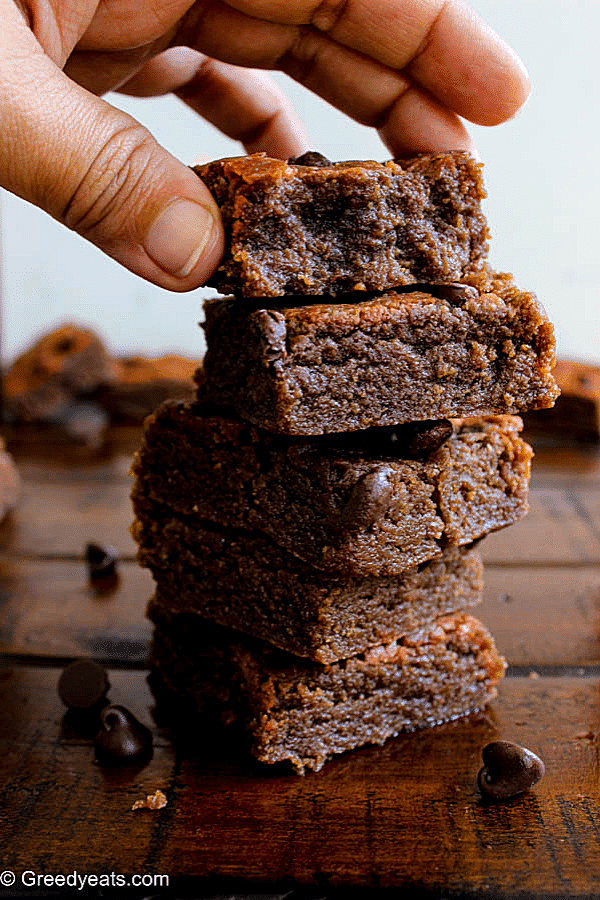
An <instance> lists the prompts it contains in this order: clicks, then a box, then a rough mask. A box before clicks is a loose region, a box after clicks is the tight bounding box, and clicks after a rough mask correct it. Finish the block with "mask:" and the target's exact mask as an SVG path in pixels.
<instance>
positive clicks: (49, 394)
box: [3, 324, 111, 422]
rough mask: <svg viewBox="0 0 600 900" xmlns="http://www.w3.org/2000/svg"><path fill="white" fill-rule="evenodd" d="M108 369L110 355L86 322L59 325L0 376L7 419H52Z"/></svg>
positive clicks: (106, 376) (97, 382)
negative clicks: (80, 324)
mask: <svg viewBox="0 0 600 900" xmlns="http://www.w3.org/2000/svg"><path fill="white" fill-rule="evenodd" d="M110 374H111V363H110V357H109V355H108V352H107V350H106V348H105V346H104V344H103V343H102V341H101V340H100V338H99V337H98V336H97V335H96V334H95V333H94V332H93V331H90V330H89V329H87V328H80V327H78V326H77V325H71V324H67V325H63V326H62V327H61V328H58V329H56V330H55V331H53V332H51V333H50V334H46V335H44V337H43V338H41V339H40V340H39V341H37V343H35V344H34V345H33V346H32V347H30V348H29V349H28V350H27V351H26V352H25V353H24V354H23V355H22V356H20V357H19V358H18V359H17V360H15V362H14V363H13V365H12V366H11V367H10V369H9V370H8V372H7V373H6V375H5V376H4V379H3V391H4V409H5V413H6V416H7V419H9V420H11V421H18V422H20V421H29V422H31V421H44V420H48V419H51V418H52V417H53V416H54V415H56V414H57V413H59V412H60V411H61V410H62V409H63V408H64V407H65V406H67V405H69V404H70V403H71V402H72V401H73V400H74V399H75V398H78V397H82V396H85V395H88V394H90V393H91V392H92V391H93V390H95V388H97V387H98V386H99V385H100V384H102V383H104V382H105V381H106V380H107V379H109V378H110Z"/></svg>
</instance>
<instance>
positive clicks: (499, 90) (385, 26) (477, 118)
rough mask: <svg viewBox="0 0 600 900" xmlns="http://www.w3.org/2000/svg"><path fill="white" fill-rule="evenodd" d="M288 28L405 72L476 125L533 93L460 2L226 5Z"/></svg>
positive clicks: (257, 0) (510, 54)
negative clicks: (305, 29)
mask: <svg viewBox="0 0 600 900" xmlns="http://www.w3.org/2000/svg"><path fill="white" fill-rule="evenodd" d="M227 3H228V5H229V6H230V7H232V8H233V9H236V10H238V11H239V12H241V13H244V14H245V15H247V16H249V17H251V18H253V19H259V20H263V21H266V22H271V23H273V24H276V25H283V26H288V27H289V28H290V29H293V28H298V27H302V26H312V27H313V28H315V29H317V30H318V31H320V32H323V33H326V34H327V35H328V36H329V37H330V38H331V39H332V40H333V41H335V42H336V43H338V44H341V45H343V46H346V47H348V48H350V49H352V50H356V51H358V52H359V53H362V54H364V55H365V56H368V57H371V58H372V59H373V60H376V61H377V62H378V63H380V64H382V65H384V66H387V67H389V68H391V69H394V70H396V71H404V72H406V73H407V74H408V75H410V77H411V79H412V80H414V81H415V82H417V83H418V84H419V85H420V86H421V87H423V88H425V89H426V90H427V91H429V92H430V93H431V94H432V95H433V96H434V97H435V98H436V99H437V100H439V101H440V102H441V103H442V105H443V106H445V107H447V108H448V109H450V110H452V111H453V112H455V113H457V114H458V115H459V116H462V117H464V118H466V119H468V120H469V121H471V122H475V123H477V124H478V125H496V124H498V123H500V122H504V121H506V119H509V118H510V117H511V116H513V115H514V114H515V113H516V112H517V110H518V109H519V108H520V107H521V106H522V105H523V103H524V102H525V100H526V99H527V97H528V95H529V89H530V85H529V79H528V77H527V72H526V70H525V67H524V66H523V63H522V62H521V60H520V59H519V57H518V56H517V54H516V53H515V52H514V51H513V50H512V49H511V47H509V45H508V44H507V43H506V42H505V41H503V40H502V38H500V37H499V35H498V34H496V32H495V31H494V30H493V29H492V28H490V27H489V25H487V24H486V23H485V22H484V21H483V20H482V19H480V18H479V16H478V15H477V14H476V13H475V12H474V11H473V10H472V9H471V8H470V7H469V6H468V5H467V4H466V3H465V2H463V0H376V2H375V0H227Z"/></svg>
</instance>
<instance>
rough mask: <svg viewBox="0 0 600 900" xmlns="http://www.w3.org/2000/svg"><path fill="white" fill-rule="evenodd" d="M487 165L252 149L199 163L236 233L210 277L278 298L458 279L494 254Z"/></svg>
mask: <svg viewBox="0 0 600 900" xmlns="http://www.w3.org/2000/svg"><path fill="white" fill-rule="evenodd" d="M480 169H481V164H480V163H477V162H475V160H474V159H473V157H471V156H470V155H469V154H468V153H467V152H465V151H462V150H455V151H448V152H445V153H433V154H421V155H419V156H417V157H415V158H413V159H410V160H406V161H402V162H396V161H393V160H390V161H389V162H385V163H378V162H372V161H367V162H355V161H352V162H339V163H330V162H329V161H328V160H326V159H325V158H324V157H322V156H321V155H320V154H317V153H310V154H305V155H304V156H303V157H299V158H298V159H297V160H290V161H289V162H285V161H283V160H279V159H270V158H269V157H267V156H265V155H264V154H253V155H252V156H247V157H234V158H232V159H222V160H218V161H216V162H211V163H207V164H206V165H203V166H198V167H196V168H195V170H194V171H195V172H196V173H197V174H198V175H199V176H200V178H202V180H203V181H204V182H205V184H206V185H207V187H208V188H209V190H210V191H211V192H212V194H213V196H214V198H215V200H216V202H217V204H218V206H219V208H220V210H221V216H222V218H223V225H224V227H225V235H226V249H225V255H224V257H223V259H222V261H221V265H220V266H219V268H218V269H217V271H216V273H215V274H214V275H213V277H212V279H211V281H209V284H210V285H211V286H213V287H216V288H217V289H218V290H219V291H221V292H222V293H233V294H236V295H238V296H245V297H278V296H284V295H286V294H327V293H330V294H337V293H339V292H344V291H356V290H385V289H388V288H392V287H395V286H398V285H405V284H415V283H419V282H429V281H435V282H452V281H459V280H461V279H462V278H464V277H466V276H468V275H470V274H473V273H474V272H477V271H479V270H480V269H481V266H482V264H483V261H484V259H485V257H486V254H487V249H488V245H487V239H488V229H487V224H486V220H485V217H484V215H483V213H482V211H481V205H480V204H481V200H482V199H483V198H484V197H485V191H484V189H483V183H482V179H481V173H480Z"/></svg>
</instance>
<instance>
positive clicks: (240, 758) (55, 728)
mask: <svg viewBox="0 0 600 900" xmlns="http://www.w3.org/2000/svg"><path fill="white" fill-rule="evenodd" d="M8 436H9V438H10V440H11V442H12V447H13V449H14V450H15V451H16V453H17V456H18V460H19V464H20V469H21V473H22V476H23V495H22V499H21V502H20V504H19V507H18V509H17V510H16V511H15V513H14V514H13V516H12V517H11V519H10V520H9V521H7V522H5V523H4V524H3V525H2V526H1V527H0V547H1V548H2V555H1V557H0V652H1V653H3V654H4V663H3V667H2V668H0V749H1V750H2V753H0V777H1V778H2V784H3V792H2V799H1V801H0V860H1V863H2V867H3V868H14V870H15V871H16V872H20V871H22V870H23V869H25V868H27V869H33V870H37V871H40V872H47V873H59V872H63V871H72V870H73V869H77V870H79V871H82V872H101V871H114V872H120V873H124V874H126V875H128V874H134V873H157V874H161V873H162V874H168V875H169V876H170V878H171V885H172V886H173V884H174V883H175V884H176V885H179V884H181V885H182V888H183V886H187V888H190V885H191V888H192V889H196V890H197V892H198V894H200V893H202V891H203V890H204V889H205V888H206V890H208V889H209V888H214V889H215V891H216V888H217V887H218V886H223V890H225V889H226V888H227V887H228V886H231V885H235V886H236V887H237V888H238V889H239V890H246V891H252V890H258V889H259V888H261V889H262V887H264V886H271V887H279V888H282V887H294V886H295V887H298V886H306V887H308V886H310V887H313V888H314V889H315V890H317V889H318V891H320V892H321V893H319V894H318V896H326V895H327V894H328V892H330V891H335V890H336V889H339V890H341V891H342V892H343V891H347V890H349V889H350V888H357V889H358V888H364V889H367V888H370V889H373V888H390V889H392V890H395V891H398V890H400V889H401V892H402V897H406V898H407V900H408V898H413V897H414V898H416V897H423V898H425V897H427V898H430V900H433V898H434V897H435V898H436V900H439V898H441V897H444V898H446V897H463V896H464V897H469V898H475V897H477V898H484V897H486V898H494V900H509V898H510V900H513V898H517V897H519V898H523V900H524V898H526V897H527V898H530V900H546V898H548V897H556V898H561V900H567V898H568V900H571V898H583V897H586V898H587V897H594V896H599V895H600V454H599V452H598V450H597V448H594V447H586V446H585V445H583V446H573V447H566V446H565V447H558V448H557V447H554V448H538V450H537V455H536V459H535V463H534V477H533V480H532V489H531V512H530V514H529V515H528V517H527V518H526V519H524V520H523V521H522V522H521V523H519V524H518V525H516V526H514V527H513V528H510V529H506V530H504V531H502V532H499V533H497V534H494V535H491V536H490V537H488V538H486V539H485V541H483V542H482V544H481V548H482V552H483V555H484V559H485V561H486V574H485V581H486V590H485V599H484V602H483V604H482V605H481V607H480V608H479V611H478V613H477V614H478V615H479V616H480V618H481V619H482V620H483V621H484V622H485V623H486V624H487V625H488V626H489V627H490V629H491V631H492V633H493V634H494V635H495V638H496V641H497V644H498V647H499V649H500V651H501V652H502V653H503V654H504V655H505V656H506V658H507V660H508V661H509V663H510V667H509V670H508V677H507V678H506V679H505V680H504V682H503V683H502V684H501V688H500V694H499V697H498V698H497V700H496V701H495V702H494V703H493V704H492V706H491V707H490V708H489V709H488V710H487V711H485V712H484V713H482V714H478V715H475V716H472V717H470V718H469V719H465V720H461V721H457V722H455V723H451V724H448V725H445V726H441V727H439V728H436V729H431V730H429V731H425V732H421V733H418V734H412V735H403V736H400V737H398V738H396V739H394V740H391V741H389V742H388V743H387V744H386V745H385V746H384V747H381V748H364V749H362V750H359V751H356V752H354V753H351V754H347V755H345V756H341V757H338V758H337V759H334V760H332V761H331V762H330V763H328V764H327V765H326V766H325V767H324V768H323V770H322V771H321V772H320V773H318V774H316V775H315V774H312V775H307V776H306V777H304V778H299V777H295V776H288V775H284V774H283V773H282V772H280V771H276V770H273V771H271V770H269V771H267V770H265V769H264V768H261V767H258V766H257V765H255V764H253V763H252V762H251V761H250V760H249V759H248V758H247V757H246V756H245V754H244V752H243V750H242V749H241V748H240V747H239V746H237V745H236V744H234V743H232V742H231V741H229V740H228V739H227V738H225V739H223V737H218V736H217V735H215V734H214V733H212V732H210V731H209V730H207V728H206V726H203V725H202V723H194V724H192V723H191V722H186V725H187V728H186V732H187V733H186V739H185V741H184V742H182V740H181V738H179V739H177V740H173V738H172V736H170V735H169V733H168V732H167V731H166V730H165V729H164V728H162V727H159V726H158V725H157V724H156V723H155V722H154V721H153V717H152V713H153V706H154V702H153V699H152V696H151V694H150V693H149V689H148V686H147V683H146V678H145V672H144V671H143V669H141V668H140V667H141V666H142V665H143V662H144V656H145V647H146V641H147V639H148V636H149V632H150V627H149V624H148V623H147V622H146V621H145V619H144V617H143V610H144V608H145V605H146V602H147V599H148V597H149V595H150V592H151V590H152V583H151V579H150V577H149V575H148V573H147V572H145V571H142V570H140V569H139V568H138V567H137V565H136V564H135V562H134V561H133V558H134V554H135V546H134V544H133V541H132V540H131V538H130V535H129V532H128V528H129V524H130V522H131V509H130V502H129V490H130V481H129V476H128V469H129V464H130V458H131V453H132V452H133V450H134V448H135V445H136V442H137V440H138V438H139V431H138V430H131V429H128V430H124V431H123V432H120V431H119V430H118V429H113V430H112V431H111V432H110V433H109V440H108V443H107V445H106V446H105V447H103V448H100V449H99V450H93V449H92V450H91V449H89V448H83V447H78V446H73V444H72V442H71V443H69V442H68V441H65V438H64V435H61V434H60V433H59V432H56V431H53V430H49V431H48V430H47V431H45V432H44V433H43V435H42V436H40V435H39V434H38V435H37V437H36V432H35V430H31V429H29V430H27V429H26V430H24V431H19V432H12V433H9V435H8ZM90 540H92V541H97V542H106V543H110V544H113V545H114V546H115V547H116V548H117V550H118V551H119V554H120V556H121V557H122V559H121V561H120V563H119V573H120V580H119V583H118V585H117V586H116V587H115V588H114V590H112V591H110V592H107V593H105V594H99V593H98V592H97V591H95V590H94V589H93V588H92V586H91V585H90V583H89V582H88V577H87V570H86V566H85V563H84V560H83V555H84V550H85V544H86V542H87V541H90ZM80 655H82V656H88V655H91V656H94V657H96V658H98V659H101V660H104V661H106V662H107V663H110V664H112V665H113V668H112V669H111V671H110V681H111V689H110V699H111V700H112V701H113V702H117V703H122V704H124V705H125V706H127V707H128V708H130V709H132V710H133V711H134V712H135V714H136V715H138V716H139V718H140V719H142V720H143V721H145V722H146V723H148V724H150V725H151V726H152V728H153V732H154V739H155V752H154V756H153V759H152V761H151V762H150V763H149V764H148V765H147V766H145V767H143V768H141V769H132V768H124V769H116V770H106V769H102V768H100V767H98V766H97V765H95V764H94V761H93V750H92V743H91V737H90V733H89V730H88V732H86V733H84V732H82V731H81V730H80V728H79V727H76V726H75V724H74V723H73V721H72V717H67V718H66V719H65V715H64V714H65V710H64V708H63V706H62V704H61V702H60V700H59V698H58V696H57V693H56V683H57V679H58V676H59V674H60V671H61V665H62V663H63V661H65V660H67V659H70V658H72V657H73V656H80ZM115 666H116V668H115ZM494 738H506V739H509V740H515V741H518V742H519V743H522V744H524V745H526V746H529V747H531V749H533V750H535V751H536V752H538V753H540V754H541V756H542V757H543V759H544V760H545V763H546V766H547V774H546V777H545V778H544V780H543V781H542V782H541V783H540V784H539V785H538V786H537V787H536V788H534V789H533V790H532V791H530V792H529V793H527V794H524V795H522V796H520V797H518V798H514V799H512V800H509V801H505V802H503V803H498V802H496V803H494V802H489V801H486V800H484V799H483V798H482V797H481V796H480V794H479V791H478V789H477V786H476V775H477V771H478V769H479V767H480V765H481V761H480V756H481V749H482V747H483V746H484V745H485V744H486V743H487V742H488V741H490V740H492V739H494ZM157 789H160V790H163V791H165V793H166V794H167V796H168V798H169V804H168V806H167V807H166V808H165V809H163V810H157V811H153V812H150V811H148V810H143V811H140V812H132V811H131V809H130V807H131V805H132V804H133V802H134V800H136V799H140V798H142V797H143V796H145V794H147V793H151V792H154V791H155V790H157ZM25 893H26V892H25ZM314 896H317V895H314Z"/></svg>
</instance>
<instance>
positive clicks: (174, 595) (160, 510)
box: [132, 504, 483, 663]
mask: <svg viewBox="0 0 600 900" xmlns="http://www.w3.org/2000/svg"><path fill="white" fill-rule="evenodd" d="M132 532H133V536H134V538H135V540H136V541H137V543H138V546H139V553H138V559H139V562H140V563H141V565H143V566H147V567H148V568H149V569H150V570H151V572H152V574H153V576H154V579H155V581H156V596H157V599H158V602H159V603H160V605H161V606H163V607H165V608H166V609H168V610H169V611H170V612H172V613H184V612H185V613H197V614H199V615H201V616H202V617H203V618H205V619H209V620H210V621H212V622H216V623H217V624H219V625H224V626H227V627H231V628H235V629H238V630H240V631H243V632H246V633H248V634H251V635H253V636H254V637H258V638H260V639H262V640H265V641H269V642H270V643H271V644H274V645H275V646H276V647H280V648H281V649H282V650H287V651H288V652H289V653H294V654H296V655H297V656H305V657H307V658H309V659H313V660H316V661H317V662H322V663H328V662H333V661H334V660H336V659H342V658H343V657H345V656H352V655H353V654H355V653H360V652H361V651H363V650H365V649H366V648H367V647H370V646H372V645H374V644H381V643H386V642H388V641H390V640H392V639H394V638H397V637H399V636H400V635H402V634H405V633H407V632H410V631H414V630H415V629H417V628H419V627H421V626H422V625H423V624H424V623H426V622H430V621H431V620H432V619H435V618H438V617H439V616H441V615H443V614H445V613H449V612H454V611H455V610H458V609H464V608H467V607H471V606H474V605H475V604H477V603H479V602H480V600H481V596H482V591H483V582H482V575H483V566H482V563H481V558H480V556H479V553H478V552H477V551H476V550H475V549H473V548H472V547H449V548H448V549H447V550H444V551H443V553H442V555H441V556H439V557H437V558H436V559H435V560H432V561H431V562H427V563H423V564H422V565H420V566H415V567H413V568H412V569H410V570H409V571H407V572H406V573H404V574H403V575H401V576H395V577H391V578H373V577H371V578H358V579H357V578H347V577H345V576H337V577H335V576H327V575H326V574H325V573H323V572H320V571H319V570H318V569H313V568H312V567H310V566H308V565H306V563H303V562H302V561H301V560H299V559H298V557H296V556H294V554H292V553H288V552H286V551H285V550H282V549H281V548H280V547H279V546H278V545H277V544H276V543H274V541H272V540H271V539H270V538H268V537H266V536H265V535H263V534H261V533H259V532H247V531H234V530H232V529H220V528H214V527H213V528H207V527H204V528H203V527H200V526H190V525H188V524H187V523H186V521H185V520H184V519H182V518H179V517H177V516H174V515H173V514H172V513H171V512H170V510H168V509H167V508H165V507H161V506H160V505H159V504H154V505H152V506H151V507H150V508H149V509H148V510H147V511H146V512H145V514H144V517H143V518H142V519H138V520H137V521H136V522H135V523H134V526H133V529H132Z"/></svg>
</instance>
